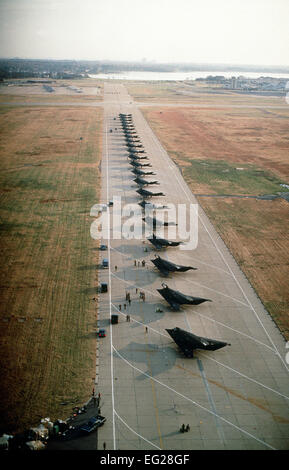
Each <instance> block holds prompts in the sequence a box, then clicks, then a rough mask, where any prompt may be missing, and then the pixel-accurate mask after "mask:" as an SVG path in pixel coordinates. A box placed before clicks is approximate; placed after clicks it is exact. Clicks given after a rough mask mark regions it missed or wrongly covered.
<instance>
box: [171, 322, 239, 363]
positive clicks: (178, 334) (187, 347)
mask: <svg viewBox="0 0 289 470" xmlns="http://www.w3.org/2000/svg"><path fill="white" fill-rule="evenodd" d="M166 331H167V332H168V333H169V335H170V336H171V338H173V340H174V342H175V343H176V344H177V346H179V348H180V350H181V351H182V352H183V353H184V355H185V356H186V357H194V350H195V349H204V350H205V351H216V350H217V349H221V348H223V347H224V346H231V344H230V343H225V342H224V341H218V340H217V339H209V338H203V337H202V336H197V335H194V334H193V333H189V332H188V331H185V330H182V329H181V328H177V327H176V328H173V329H172V330H168V329H167V330H166Z"/></svg>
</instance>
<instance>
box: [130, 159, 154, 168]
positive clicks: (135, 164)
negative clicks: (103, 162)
mask: <svg viewBox="0 0 289 470" xmlns="http://www.w3.org/2000/svg"><path fill="white" fill-rule="evenodd" d="M129 164H130V165H132V166H134V167H135V168H142V167H144V166H150V167H151V164H150V163H141V162H138V161H137V160H131V161H130V162H129Z"/></svg>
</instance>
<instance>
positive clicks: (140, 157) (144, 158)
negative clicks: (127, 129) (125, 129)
mask: <svg viewBox="0 0 289 470" xmlns="http://www.w3.org/2000/svg"><path fill="white" fill-rule="evenodd" d="M128 158H130V159H131V160H148V159H149V157H147V156H146V155H135V154H134V153H130V154H129V155H128Z"/></svg>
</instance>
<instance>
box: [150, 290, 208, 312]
mask: <svg viewBox="0 0 289 470" xmlns="http://www.w3.org/2000/svg"><path fill="white" fill-rule="evenodd" d="M162 286H163V288H162V289H157V291H158V292H159V293H160V294H161V296H162V297H163V298H164V299H165V300H166V301H167V302H168V303H169V304H170V306H171V307H172V308H173V309H174V310H180V305H183V304H185V305H199V304H202V303H203V302H212V301H211V300H210V299H203V298H201V297H192V296H191V295H186V294H182V293H181V292H179V291H177V290H173V289H170V287H168V286H167V285H166V284H164V283H163V284H162Z"/></svg>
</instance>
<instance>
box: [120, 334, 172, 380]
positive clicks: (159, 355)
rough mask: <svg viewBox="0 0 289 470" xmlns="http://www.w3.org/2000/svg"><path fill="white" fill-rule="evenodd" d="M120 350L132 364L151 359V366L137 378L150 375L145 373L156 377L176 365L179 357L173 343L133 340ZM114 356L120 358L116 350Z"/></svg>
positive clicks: (145, 377) (143, 362)
mask: <svg viewBox="0 0 289 470" xmlns="http://www.w3.org/2000/svg"><path fill="white" fill-rule="evenodd" d="M168 342H169V339H168ZM118 352H119V354H120V355H121V356H122V357H123V358H124V359H125V360H127V361H128V362H129V363H131V364H147V363H148V361H149V364H150V368H149V369H147V370H144V373H140V374H139V375H138V376H137V377H136V379H137V380H145V379H147V378H148V377H147V376H146V375H145V374H147V375H149V376H152V377H156V376H157V375H159V374H162V373H163V372H167V371H169V370H170V369H171V368H172V367H174V365H175V363H176V359H177V357H178V356H177V351H176V349H175V348H174V346H173V344H172V346H168V345H156V344H152V343H135V342H131V343H129V344H128V345H127V346H126V347H124V348H122V349H119V350H118ZM114 357H115V358H119V355H118V354H117V353H116V352H114Z"/></svg>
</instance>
